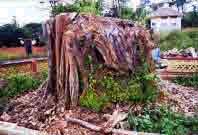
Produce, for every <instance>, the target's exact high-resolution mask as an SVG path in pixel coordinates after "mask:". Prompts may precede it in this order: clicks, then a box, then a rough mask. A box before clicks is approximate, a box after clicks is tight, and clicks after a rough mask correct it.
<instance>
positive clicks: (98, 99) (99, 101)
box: [80, 75, 108, 112]
mask: <svg viewBox="0 0 198 135" xmlns="http://www.w3.org/2000/svg"><path fill="white" fill-rule="evenodd" d="M89 82H90V83H89V88H88V90H87V92H86V95H85V96H83V97H81V98H80V105H81V106H84V107H87V108H90V109H92V110H94V111H96V112H99V111H101V110H102V109H103V107H104V105H105V104H107V102H108V98H107V97H106V95H105V94H97V93H96V89H95V85H96V83H97V81H96V80H95V79H93V77H92V76H91V75H90V78H89Z"/></svg>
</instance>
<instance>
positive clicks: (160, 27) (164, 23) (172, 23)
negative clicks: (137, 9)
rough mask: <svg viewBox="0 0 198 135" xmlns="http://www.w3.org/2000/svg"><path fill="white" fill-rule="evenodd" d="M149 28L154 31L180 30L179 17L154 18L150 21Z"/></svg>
mask: <svg viewBox="0 0 198 135" xmlns="http://www.w3.org/2000/svg"><path fill="white" fill-rule="evenodd" d="M151 28H152V29H154V31H163V32H166V31H167V32H168V31H174V30H181V17H176V18H173V17H166V18H165V17H156V18H152V19H151Z"/></svg>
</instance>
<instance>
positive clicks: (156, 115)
mask: <svg viewBox="0 0 198 135" xmlns="http://www.w3.org/2000/svg"><path fill="white" fill-rule="evenodd" d="M197 120H198V118H197V117H194V118H191V119H189V118H188V117H185V116H183V115H181V114H178V113H174V112H172V111H170V110H169V109H168V108H166V107H156V108H148V107H146V108H145V109H144V110H143V111H142V112H141V113H140V114H135V113H132V112H130V113H129V117H128V122H129V124H130V126H131V129H133V130H137V131H142V132H143V131H144V132H156V133H161V134H166V135H186V134H189V133H197V132H198V128H197V122H198V121H197Z"/></svg>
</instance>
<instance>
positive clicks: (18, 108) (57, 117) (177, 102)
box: [1, 81, 198, 135]
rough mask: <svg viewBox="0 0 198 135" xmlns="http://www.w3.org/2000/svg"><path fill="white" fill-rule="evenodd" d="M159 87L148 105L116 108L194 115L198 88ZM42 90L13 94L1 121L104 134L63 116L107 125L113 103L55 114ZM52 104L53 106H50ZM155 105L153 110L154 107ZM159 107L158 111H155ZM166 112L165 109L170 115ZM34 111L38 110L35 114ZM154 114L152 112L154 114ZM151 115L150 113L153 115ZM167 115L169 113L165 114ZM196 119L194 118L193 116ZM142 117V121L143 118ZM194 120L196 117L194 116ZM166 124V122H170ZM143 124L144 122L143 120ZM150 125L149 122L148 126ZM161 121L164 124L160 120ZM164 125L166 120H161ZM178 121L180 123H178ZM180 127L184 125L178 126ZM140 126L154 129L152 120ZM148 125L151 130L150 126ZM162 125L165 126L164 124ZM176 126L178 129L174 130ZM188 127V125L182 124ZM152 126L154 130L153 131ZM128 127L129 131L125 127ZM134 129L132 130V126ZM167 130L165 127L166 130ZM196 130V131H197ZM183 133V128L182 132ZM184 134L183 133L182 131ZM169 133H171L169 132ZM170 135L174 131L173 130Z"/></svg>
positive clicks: (81, 134) (79, 134)
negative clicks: (47, 103)
mask: <svg viewBox="0 0 198 135" xmlns="http://www.w3.org/2000/svg"><path fill="white" fill-rule="evenodd" d="M160 86H161V87H162V91H161V92H160V97H159V98H158V99H157V101H156V102H153V103H149V104H147V105H145V104H128V103H127V104H123V103H122V104H119V111H120V112H123V113H128V112H129V110H131V109H132V110H133V112H138V113H140V112H141V110H142V109H144V108H145V107H146V108H150V109H148V110H150V111H151V110H153V109H154V110H153V111H159V110H161V109H159V108H161V107H163V106H169V107H170V108H169V109H170V110H169V111H170V112H175V113H178V112H179V113H180V114H183V115H185V116H182V115H181V118H180V115H179V118H178V114H174V113H170V115H171V117H175V118H176V119H178V121H180V120H183V118H185V117H190V118H192V117H194V115H196V111H197V110H196V109H197V108H196V106H197V105H198V102H197V101H198V91H195V89H194V88H189V87H182V86H179V85H175V84H172V83H169V82H165V81H162V82H161V83H160ZM42 95H43V90H37V91H32V92H28V93H25V94H22V95H20V96H18V97H15V98H14V99H12V100H11V102H10V103H9V105H8V108H7V111H6V112H5V113H4V114H3V115H2V116H1V120H3V121H7V122H12V123H17V124H18V125H19V126H23V127H27V128H30V129H36V130H40V131H47V132H49V133H56V134H58V133H60V132H62V133H63V134H64V135H67V134H73V135H84V134H86V135H95V134H97V135H103V133H98V132H95V131H92V130H89V129H87V128H84V127H82V126H80V125H78V124H74V123H70V122H69V123H67V122H66V121H65V118H66V117H67V116H69V117H71V118H76V119H80V120H83V121H86V122H89V123H92V124H94V125H97V126H101V127H104V125H105V124H106V122H107V121H106V119H105V117H104V115H105V114H112V113H113V112H114V111H115V110H116V109H117V105H118V104H117V105H116V104H111V105H109V106H107V107H106V108H105V109H104V110H102V111H100V112H96V111H93V110H90V109H87V108H84V107H80V106H78V107H74V108H70V109H69V110H66V111H64V112H61V113H55V111H54V110H53V109H52V108H53V107H52V108H51V107H50V108H51V109H49V108H48V107H49V106H48V107H47V106H45V107H44V106H43V107H42V106H40V105H41V104H40V102H45V101H44V99H42ZM52 106H53V105H52ZM155 108H156V109H155ZM38 109H41V110H42V111H40V112H41V113H38V112H37V111H38ZM158 109H159V110H158ZM161 111H162V112H161V113H164V112H163V109H162V110H161ZM169 111H168V112H166V113H167V114H164V115H169ZM36 112H37V113H36ZM154 114H155V113H154ZM154 114H151V115H154ZM167 118H168V116H167ZM175 118H173V119H169V122H170V123H171V122H175ZM135 119H139V120H140V121H139V122H143V121H144V120H145V121H146V120H148V122H151V121H152V117H150V118H149V119H147V118H144V115H143V116H142V117H137V116H136V117H135ZM194 119H195V118H194ZM142 120H143V121H142ZM195 120H196V119H195ZM170 123H169V124H170ZM142 124H143V123H142ZM148 124H149V125H148ZM162 124H163V123H162ZM164 124H165V123H164ZM180 124H181V123H180ZM180 124H179V126H184V125H182V124H181V125H180ZM143 125H144V126H146V125H147V126H148V127H145V128H143V127H141V126H143ZM143 125H141V124H140V125H139V126H140V127H139V126H138V127H137V128H138V129H142V128H143V129H142V131H145V132H151V131H154V128H155V127H152V128H151V127H150V126H154V125H153V124H152V123H147V122H146V123H144V124H143ZM150 128H151V129H150ZM163 128H166V126H165V127H163ZM172 128H174V130H177V133H178V131H179V130H181V129H179V127H178V125H175V126H173V125H172V127H170V129H169V130H170V131H171V130H173V129H172ZM177 128H178V129H177ZM183 128H185V129H186V128H187V127H185V126H184V127H183ZM152 129H153V130H152ZM128 130H131V129H130V128H129V127H128ZM133 130H134V129H133ZM167 130H168V129H167ZM194 130H195V131H193V132H194V133H198V130H197V129H194ZM196 130H197V131H196ZM159 131H161V132H163V129H160V130H159ZM181 133H183V131H182V132H181ZM184 133H185V132H184ZM169 134H170V135H171V133H169ZM172 134H173V135H174V134H176V133H172Z"/></svg>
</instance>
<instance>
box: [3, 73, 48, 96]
mask: <svg viewBox="0 0 198 135" xmlns="http://www.w3.org/2000/svg"><path fill="white" fill-rule="evenodd" d="M45 78H46V75H45V74H44V72H43V74H42V75H40V76H31V75H26V74H12V75H11V76H9V77H8V78H7V80H8V86H7V87H6V88H4V89H3V90H1V92H0V97H13V96H17V95H19V94H21V93H23V92H26V91H28V90H33V89H36V88H37V87H38V86H39V85H40V84H41V83H42V81H43V80H44V79H45Z"/></svg>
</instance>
